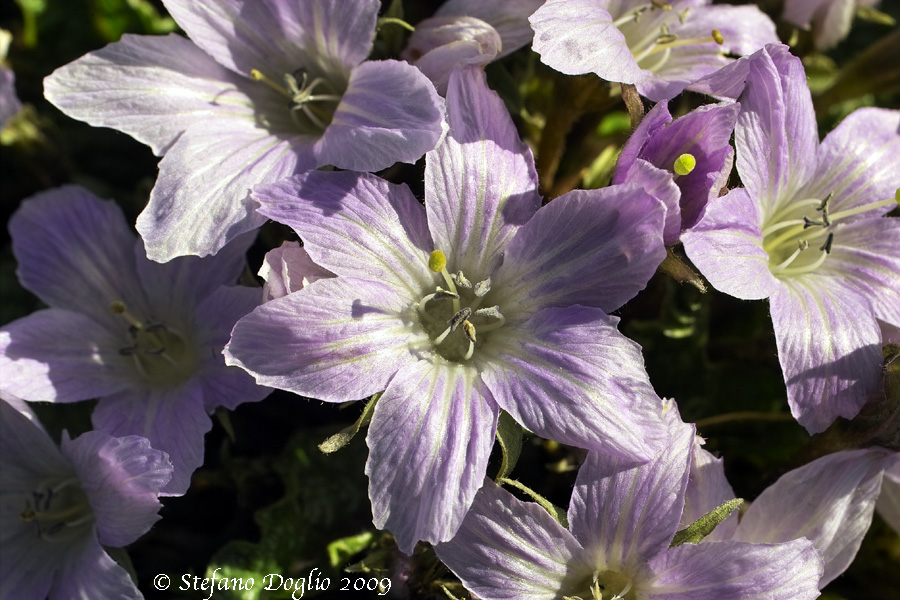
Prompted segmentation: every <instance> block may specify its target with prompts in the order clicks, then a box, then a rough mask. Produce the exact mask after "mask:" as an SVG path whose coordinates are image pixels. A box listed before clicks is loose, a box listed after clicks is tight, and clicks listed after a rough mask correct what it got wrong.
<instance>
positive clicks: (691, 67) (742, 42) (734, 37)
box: [529, 0, 778, 101]
mask: <svg viewBox="0 0 900 600" xmlns="http://www.w3.org/2000/svg"><path fill="white" fill-rule="evenodd" d="M529 20H530V21H531V26H532V27H533V28H534V33H535V38H534V45H533V46H532V47H533V48H534V51H535V52H537V53H538V54H540V55H541V61H542V62H544V63H545V64H547V65H549V66H551V67H553V68H554V69H556V70H557V71H560V72H562V73H565V74H567V75H579V74H583V73H596V74H597V75H599V76H600V77H602V78H603V79H606V80H607V81H617V82H621V83H633V84H635V85H636V86H637V90H638V92H640V94H641V95H642V96H644V97H646V98H649V99H650V100H654V101H659V100H662V99H664V98H672V97H674V96H676V95H678V94H679V93H680V92H681V91H682V90H684V88H685V87H687V86H688V85H690V84H691V83H693V82H695V81H697V80H698V79H700V78H701V77H703V76H704V75H707V74H709V73H712V72H713V71H716V70H718V69H720V68H721V67H723V66H725V65H727V64H728V63H729V62H731V61H732V60H733V59H731V58H728V57H727V56H726V54H728V53H732V54H742V55H743V54H750V53H751V52H754V51H756V50H758V49H759V48H761V47H762V46H763V45H765V44H768V43H771V42H777V41H778V37H777V36H776V35H775V25H774V24H773V23H772V21H771V20H770V19H769V18H768V17H767V16H766V15H765V14H764V13H763V12H761V11H760V10H759V8H757V7H756V6H727V5H716V6H710V0H671V1H667V2H661V1H659V0H650V1H649V2H647V1H644V0H547V2H546V3H545V4H544V6H542V7H541V8H540V9H539V10H538V11H537V12H536V13H534V14H533V15H532V16H531V18H530V19H529Z"/></svg>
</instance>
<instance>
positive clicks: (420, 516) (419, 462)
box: [226, 67, 665, 552]
mask: <svg viewBox="0 0 900 600" xmlns="http://www.w3.org/2000/svg"><path fill="white" fill-rule="evenodd" d="M447 101H448V116H449V121H450V123H449V126H450V130H449V132H448V134H447V136H446V138H445V139H444V140H443V141H442V143H441V144H440V145H439V146H438V147H437V148H436V149H435V150H433V151H432V152H430V153H429V154H428V155H427V156H426V167H425V169H426V170H425V206H424V208H423V207H422V205H421V204H420V203H419V201H417V200H416V199H415V198H414V197H413V196H412V194H411V193H410V191H409V189H408V188H407V187H406V186H403V185H394V184H391V183H388V182H386V181H384V180H382V179H379V178H377V177H375V176H372V175H367V174H359V173H349V172H339V173H337V172H321V171H316V172H311V173H308V174H305V175H301V176H296V177H293V178H291V179H288V180H286V181H283V182H280V183H277V184H275V185H269V186H264V187H261V188H257V190H256V191H255V194H254V196H255V197H256V198H257V199H258V200H259V202H260V203H261V207H260V212H262V214H265V215H266V216H268V217H270V218H272V219H275V220H276V221H280V222H283V223H286V224H288V225H290V226H291V227H293V228H294V229H295V230H296V231H297V233H298V234H299V235H300V237H301V238H302V239H303V242H304V247H305V248H306V250H307V251H308V252H309V256H310V257H312V259H313V260H314V261H315V262H316V263H318V264H319V265H321V266H322V267H324V268H326V269H328V270H329V271H331V272H332V273H334V274H335V275H337V277H335V278H325V279H319V280H318V281H314V282H312V283H310V284H309V285H305V286H304V287H303V289H302V290H300V291H298V292H295V293H292V294H288V295H287V296H285V297H283V298H278V299H275V300H272V301H270V302H267V303H265V304H264V305H262V306H260V307H259V308H258V309H257V310H255V311H254V312H253V313H251V314H250V315H248V316H247V317H245V318H244V319H241V321H239V322H238V324H237V325H236V326H235V330H234V332H233V335H232V340H231V342H230V343H229V345H228V347H227V348H226V356H227V360H228V363H229V364H235V365H240V366H242V367H243V368H245V369H247V370H248V371H249V372H250V373H252V374H253V375H254V376H255V377H256V379H257V381H258V382H259V383H260V384H263V385H268V386H273V387H278V388H282V389H286V390H290V391H293V392H296V393H298V394H301V395H303V396H308V397H311V398H319V399H322V400H325V401H328V402H344V401H348V400H358V399H361V398H364V397H366V396H370V395H372V394H374V393H376V392H380V391H382V390H385V391H384V394H383V395H382V396H381V398H380V399H379V400H378V403H377V405H376V407H375V412H374V416H373V417H372V422H371V425H370V427H369V432H368V438H367V441H368V445H369V450H370V452H369V461H368V464H367V466H366V472H367V474H368V475H369V496H370V498H371V500H372V505H373V513H374V521H375V524H376V526H378V527H379V528H387V529H389V530H391V531H392V532H393V533H394V534H395V535H396V536H397V538H398V541H399V544H400V548H401V550H403V551H404V552H411V551H412V549H413V546H414V544H415V542H416V541H417V540H427V541H431V542H439V541H444V540H447V539H449V538H450V537H452V536H453V533H454V532H455V531H456V529H457V527H459V524H460V522H461V521H462V518H463V516H464V514H465V512H466V510H468V508H469V505H470V504H471V503H472V499H473V498H474V496H475V493H476V492H477V491H478V489H479V488H480V487H481V486H482V484H483V481H484V475H485V471H486V469H487V463H488V457H489V455H490V452H491V447H492V444H493V440H494V432H495V430H496V426H497V418H498V415H499V411H500V409H501V408H502V409H503V410H506V411H507V412H509V413H510V414H511V415H512V416H513V417H514V418H515V419H516V420H517V421H518V422H520V423H522V424H523V425H524V426H525V427H527V428H528V429H529V430H531V431H533V432H535V433H537V434H538V435H541V436H545V437H548V438H551V439H554V440H558V441H560V442H563V443H567V444H572V445H576V446H581V447H584V448H591V449H596V450H599V451H602V452H605V453H608V454H610V455H614V456H617V457H620V459H621V460H623V462H625V463H629V464H633V463H635V462H639V461H646V460H649V459H650V458H651V457H652V456H654V454H655V453H656V452H657V450H658V448H659V447H660V445H659V444H660V442H661V441H662V440H661V438H662V433H663V429H662V424H661V422H660V411H661V403H660V400H659V398H658V397H657V396H656V394H655V393H654V391H653V389H652V387H651V386H650V383H649V381H648V379H647V375H646V372H645V371H644V366H643V360H642V358H641V353H640V348H639V347H638V346H637V344H635V343H634V342H632V341H630V340H628V339H627V338H625V337H624V336H622V335H621V334H620V333H619V332H618V330H617V328H616V324H617V323H618V319H617V318H616V317H611V316H608V313H609V312H611V311H613V310H615V309H616V308H618V307H619V306H621V305H622V304H623V303H624V302H626V301H627V300H629V299H630V298H631V297H633V296H634V295H635V294H636V293H637V292H638V291H639V290H641V289H642V288H643V287H644V286H645V285H646V282H647V281H648V280H649V278H650V277H651V275H652V274H653V272H654V270H655V269H656V267H657V265H658V264H659V263H660V261H661V260H662V259H663V256H664V253H665V250H664V248H663V245H662V228H663V221H664V219H665V209H664V207H663V205H662V203H661V202H660V201H659V200H657V199H655V198H653V197H651V196H649V195H648V194H646V193H645V192H643V191H642V190H640V189H639V188H637V187H636V186H632V185H623V186H612V187H608V188H605V189H603V190H593V191H581V190H578V191H574V192H570V193H569V194H566V195H564V196H561V197H559V198H557V199H555V200H553V201H552V202H551V203H549V204H548V205H546V206H544V207H541V197H540V195H539V194H538V191H537V175H536V173H535V170H534V165H533V160H532V157H531V153H530V151H529V150H528V149H527V147H526V146H525V145H524V144H523V143H522V142H521V141H520V140H519V139H518V136H517V134H516V130H515V128H514V126H513V124H512V121H511V119H510V117H509V114H508V113H507V112H506V109H505V107H504V105H503V102H502V101H501V100H500V98H499V97H498V96H497V95H496V94H495V93H493V92H491V91H490V90H489V89H488V88H487V84H486V82H485V76H484V73H483V72H482V71H481V70H480V69H478V68H477V67H468V68H467V69H465V70H462V71H456V72H454V73H453V74H451V76H450V85H449V88H448V94H447Z"/></svg>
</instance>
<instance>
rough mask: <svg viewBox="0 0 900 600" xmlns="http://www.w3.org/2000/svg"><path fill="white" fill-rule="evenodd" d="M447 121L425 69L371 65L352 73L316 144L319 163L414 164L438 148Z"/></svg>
mask: <svg viewBox="0 0 900 600" xmlns="http://www.w3.org/2000/svg"><path fill="white" fill-rule="evenodd" d="M397 90H403V93H397ZM442 120H443V102H442V101H441V99H440V97H439V96H438V95H437V92H436V91H435V89H434V86H433V85H432V83H431V81H429V80H428V78H427V77H425V75H424V74H423V73H422V72H421V71H419V70H418V69H416V68H415V67H413V66H412V65H410V64H407V63H405V62H400V61H396V60H383V61H366V62H364V63H362V64H361V65H359V66H357V67H356V68H354V69H353V72H352V74H351V75H350V83H349V84H348V86H347V91H346V92H344V95H343V96H342V97H341V102H340V104H338V106H337V110H336V111H335V113H334V118H333V120H332V121H331V124H330V125H329V126H328V128H327V129H326V130H325V133H324V134H323V135H322V139H321V140H320V141H319V142H317V144H316V153H317V156H318V164H320V165H327V164H330V165H334V166H336V167H339V168H341V169H350V170H354V171H379V170H381V169H386V168H388V167H389V166H391V165H392V164H394V163H395V162H398V161H399V162H405V163H414V162H416V161H417V160H419V159H420V158H421V157H422V155H424V154H425V153H426V152H428V151H429V150H431V149H432V148H434V146H435V144H437V142H438V139H440V137H441V134H442V133H443V129H442V125H441V122H442Z"/></svg>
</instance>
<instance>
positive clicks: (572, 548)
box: [434, 479, 591, 600]
mask: <svg viewBox="0 0 900 600" xmlns="http://www.w3.org/2000/svg"><path fill="white" fill-rule="evenodd" d="M434 549H435V552H437V555H438V558H440V559H441V561H442V562H443V563H444V564H445V565H447V566H448V567H449V568H450V570H451V571H453V572H454V573H455V574H456V576H457V577H459V578H460V579H461V580H462V582H463V585H464V586H465V587H466V589H467V590H469V591H471V592H473V593H475V594H478V596H479V597H480V598H484V599H485V600H556V598H559V596H560V595H561V594H562V593H564V592H565V591H566V590H567V589H570V588H571V587H573V584H574V583H577V582H574V581H572V579H573V575H575V576H577V575H578V572H577V571H579V570H580V569H578V566H579V564H578V563H579V559H580V557H581V555H582V553H583V550H582V548H581V546H580V545H579V544H578V542H577V541H576V540H575V538H574V537H573V536H572V534H570V533H569V532H568V531H566V530H565V529H564V528H563V527H562V526H561V525H560V524H559V523H557V522H556V521H554V520H553V517H551V516H550V514H549V513H548V512H547V511H546V510H544V509H543V508H541V507H540V506H538V505H537V504H535V503H533V502H522V501H521V500H519V499H518V498H516V497H515V496H513V495H512V494H510V493H509V492H506V491H505V490H503V489H502V488H500V487H498V486H497V484H495V483H494V482H493V481H491V480H489V479H487V480H485V482H484V487H482V488H481V490H479V492H478V494H477V495H476V496H475V501H474V502H473V503H472V507H471V508H470V509H469V512H468V514H467V515H466V518H465V520H464V521H463V523H462V526H461V527H460V528H459V531H458V532H457V533H456V536H454V538H453V539H452V540H450V541H449V542H445V543H443V544H437V545H436V546H435V548H434ZM580 566H581V567H582V569H581V570H583V571H585V572H590V569H591V566H590V565H588V564H586V563H585V564H584V565H580Z"/></svg>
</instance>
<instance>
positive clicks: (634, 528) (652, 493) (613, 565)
mask: <svg viewBox="0 0 900 600" xmlns="http://www.w3.org/2000/svg"><path fill="white" fill-rule="evenodd" d="M666 409H667V410H666V413H665V414H664V415H663V420H664V421H665V424H666V427H667V433H668V439H667V440H666V441H667V443H668V445H667V446H666V447H665V449H664V450H663V451H662V452H660V453H659V454H658V455H657V456H656V457H655V458H653V459H652V460H650V462H648V463H645V464H643V465H640V466H637V467H633V466H632V464H633V463H630V462H628V461H625V460H622V459H621V458H618V457H615V456H613V455H610V454H607V453H602V452H590V453H588V456H587V460H586V461H585V462H584V464H583V465H582V466H581V469H580V470H579V471H578V478H577V479H576V480H575V489H574V490H573V491H572V501H571V503H570V504H569V528H570V529H571V531H572V534H573V535H574V536H575V538H576V539H577V540H578V541H579V542H580V543H581V545H582V546H584V547H585V548H586V549H587V550H588V552H589V553H590V555H591V556H592V557H593V560H592V561H591V562H593V564H596V565H606V567H607V568H609V569H612V570H616V571H625V572H632V573H633V572H636V571H637V570H639V569H640V568H641V566H642V565H643V564H645V563H646V562H648V561H649V560H650V559H652V558H653V557H654V556H656V555H658V554H660V553H661V552H664V551H665V550H666V549H667V548H668V547H669V543H670V542H671V541H672V537H673V536H674V535H675V531H676V529H677V528H678V521H679V520H680V518H681V511H682V509H683V508H684V492H685V488H686V487H687V482H688V473H689V467H690V463H691V448H692V447H693V443H694V427H693V426H692V425H687V424H685V423H683V422H682V421H681V417H680V416H679V415H678V410H677V409H676V408H675V407H674V405H673V406H667V407H666Z"/></svg>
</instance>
